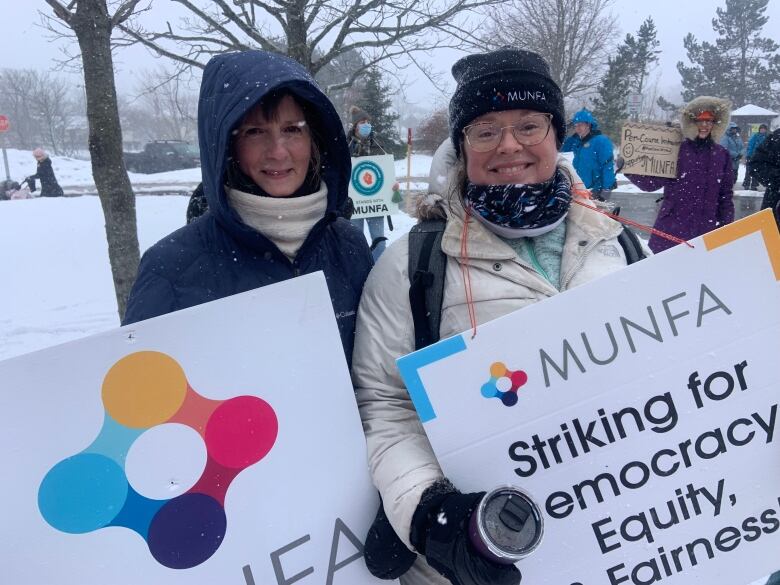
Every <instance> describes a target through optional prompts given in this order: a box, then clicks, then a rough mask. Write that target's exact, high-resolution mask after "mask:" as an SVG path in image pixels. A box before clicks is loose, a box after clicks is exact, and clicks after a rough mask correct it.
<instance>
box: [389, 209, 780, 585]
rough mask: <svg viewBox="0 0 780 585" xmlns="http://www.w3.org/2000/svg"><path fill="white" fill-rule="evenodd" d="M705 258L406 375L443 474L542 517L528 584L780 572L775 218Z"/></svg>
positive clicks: (743, 578) (682, 262) (474, 343)
mask: <svg viewBox="0 0 780 585" xmlns="http://www.w3.org/2000/svg"><path fill="white" fill-rule="evenodd" d="M692 244H693V246H694V248H692V249H691V248H689V247H687V246H684V245H680V246H676V247H674V248H672V249H670V250H668V251H666V252H663V253H662V254H659V255H657V256H654V257H651V258H648V259H647V260H643V261H642V262H639V263H637V264H633V265H631V266H629V267H627V268H626V269H624V270H622V271H619V272H616V273H613V274H611V275H609V276H605V277H603V278H601V279H599V280H597V281H594V282H591V283H589V284H586V285H583V286H581V287H578V288H576V289H573V290H571V291H568V292H566V293H565V294H562V295H559V296H557V297H553V298H551V299H548V300H545V301H544V302H541V303H538V304H536V305H533V306H530V307H527V308H524V309H522V310H520V311H517V312H515V313H512V314H510V315H507V316H505V317H502V318H500V319H497V320H495V321H492V322H490V323H487V324H485V325H482V326H480V327H479V328H478V330H477V334H476V337H474V338H473V339H472V336H471V333H470V332H469V333H464V334H462V335H456V336H454V337H451V338H448V339H445V340H442V341H440V342H439V343H437V344H435V345H432V346H430V347H428V348H426V349H423V350H420V351H418V352H415V353H412V354H410V355H408V356H405V357H403V358H401V359H399V361H398V364H399V368H400V371H401V373H402V375H403V377H404V381H405V383H406V384H407V388H408V389H409V394H410V396H411V397H412V399H413V401H414V404H415V407H416V409H417V411H418V413H419V416H420V418H421V420H422V422H423V425H424V428H425V431H426V433H427V434H428V437H429V439H430V441H431V444H432V446H433V449H434V451H435V452H436V454H437V456H438V458H439V460H440V462H441V465H442V468H443V469H444V472H445V474H446V475H448V476H449V477H450V478H451V479H452V480H453V481H454V482H455V484H456V485H457V486H458V487H459V488H460V489H462V490H464V491H477V490H490V489H492V488H494V487H496V486H498V485H502V484H512V485H516V486H518V487H520V488H522V489H525V490H526V491H527V492H529V493H530V495H531V496H532V498H533V499H534V500H535V501H536V503H537V504H538V506H539V507H540V509H541V510H542V513H543V519H544V526H545V528H544V537H543V540H542V542H541V544H540V545H539V548H538V549H536V551H534V552H533V553H531V554H530V555H529V556H528V557H526V558H524V559H523V560H521V561H520V562H519V563H518V567H519V568H520V570H521V571H522V572H523V575H524V579H523V580H524V581H525V582H527V583H533V584H534V585H541V584H549V585H648V584H651V583H658V584H663V585H683V584H685V585H691V584H695V583H702V584H712V583H729V584H734V585H736V584H743V583H749V582H751V581H752V580H755V579H757V578H759V577H761V576H763V575H766V574H768V573H770V572H772V571H773V570H774V569H776V568H778V566H779V565H780V561H778V555H777V551H778V550H780V445H779V443H780V428H778V427H779V426H780V421H779V420H778V419H779V417H778V401H780V369H778V349H779V348H780V235H778V232H777V227H776V225H775V223H774V219H773V218H772V214H771V212H769V211H765V212H761V213H758V214H755V215H753V216H750V217H748V218H747V219H744V220H742V221H739V222H736V223H733V224H731V225H728V226H725V227H723V228H720V229H718V230H716V231H714V232H711V233H709V234H706V235H705V236H702V237H700V238H697V239H695V240H693V241H692ZM606 252H607V251H605V253H606ZM596 253H597V252H596ZM477 310H479V307H477Z"/></svg>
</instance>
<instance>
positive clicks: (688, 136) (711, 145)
mask: <svg viewBox="0 0 780 585" xmlns="http://www.w3.org/2000/svg"><path fill="white" fill-rule="evenodd" d="M730 112H731V105H730V103H729V102H728V101H727V100H723V99H720V98H716V97H709V96H700V97H697V98H695V99H693V100H692V101H691V102H690V103H689V104H687V105H686V106H684V107H683V109H682V112H681V116H680V124H681V129H682V133H683V137H684V138H685V139H684V140H683V143H682V144H681V145H680V153H679V154H678V156H677V177H675V178H664V177H650V176H644V175H634V174H626V175H625V177H626V179H628V180H629V181H631V182H632V183H633V184H634V185H636V186H637V187H639V188H640V189H642V191H656V190H658V189H661V188H663V190H664V195H663V203H662V204H661V208H660V209H659V210H658V216H657V217H656V220H655V225H654V227H655V228H656V229H657V230H661V231H663V232H666V233H667V234H671V235H673V236H676V237H678V238H680V239H683V240H690V239H692V238H695V237H698V236H700V235H702V234H705V233H707V232H709V231H712V230H714V229H715V228H717V227H719V226H722V225H725V224H728V223H731V222H732V221H734V200H733V190H732V189H733V185H734V181H735V179H734V170H733V168H732V164H731V157H730V156H729V153H728V151H727V150H726V149H725V148H723V147H722V146H721V145H719V144H718V140H719V139H720V138H721V136H723V133H724V132H725V131H726V127H727V126H728V122H729V116H730ZM649 245H650V249H651V250H652V251H653V252H654V253H656V254H657V253H658V252H662V251H664V250H666V249H667V248H670V247H672V246H674V245H675V243H674V242H673V241H670V240H668V239H665V238H662V237H659V236H658V235H657V234H653V235H652V236H650V242H649Z"/></svg>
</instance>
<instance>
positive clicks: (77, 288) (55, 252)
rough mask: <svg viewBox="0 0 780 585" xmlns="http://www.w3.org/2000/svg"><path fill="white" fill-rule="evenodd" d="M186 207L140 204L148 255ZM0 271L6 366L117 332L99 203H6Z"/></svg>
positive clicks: (158, 177)
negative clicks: (20, 358) (83, 339)
mask: <svg viewBox="0 0 780 585" xmlns="http://www.w3.org/2000/svg"><path fill="white" fill-rule="evenodd" d="M8 162H9V167H10V171H11V172H10V174H11V177H12V178H13V179H15V180H18V181H21V180H22V179H24V177H26V176H27V175H30V174H32V173H34V172H35V161H34V160H33V158H32V156H31V155H30V153H28V152H26V151H18V150H12V149H9V150H8ZM52 163H53V166H54V171H55V174H56V176H57V179H58V180H59V182H60V183H61V184H62V185H81V186H90V185H92V184H93V181H92V171H91V168H90V164H89V162H88V161H82V160H76V159H69V158H64V157H63V158H60V157H52ZM430 164H431V157H430V156H423V155H416V156H413V157H412V176H427V175H428V169H429V168H430ZM396 175H397V176H406V161H405V160H404V161H398V162H397V164H396ZM130 179H131V181H132V182H133V184H134V185H135V184H137V183H143V184H145V185H146V184H158V185H160V186H161V187H164V186H165V185H167V184H176V185H180V184H183V183H187V184H191V185H192V186H193V187H194V185H196V184H197V183H198V182H199V181H200V169H185V170H180V171H171V172H167V173H157V174H154V175H141V174H137V173H130ZM411 186H412V188H413V189H414V188H424V185H416V184H415V183H412V185H411ZM402 187H403V188H406V184H404V185H402ZM187 202H188V197H186V196H182V195H169V196H165V197H147V196H139V197H137V199H136V205H137V214H138V238H139V243H140V246H141V250H142V251H143V250H146V249H147V248H148V247H149V246H151V245H152V244H154V243H155V242H156V241H157V240H159V239H160V238H162V237H163V236H165V235H166V234H168V233H170V232H172V231H173V230H176V229H178V228H180V227H181V226H182V225H184V218H185V210H186V208H187ZM413 223H414V222H413V220H412V219H411V218H410V217H408V216H406V215H397V216H394V225H395V229H394V231H393V232H388V233H387V234H386V235H387V236H389V239H390V240H391V241H393V240H395V239H396V238H398V237H399V236H400V235H401V234H403V233H406V232H407V231H408V230H409V229H410V228H411V226H412V225H413ZM0 270H2V274H3V278H2V283H3V284H2V286H0V360H1V359H5V358H10V357H13V356H16V355H20V354H23V353H27V352H30V351H35V350H38V349H42V348H44V347H48V346H50V345H55V344H57V343H63V342H66V341H70V340H73V339H78V338H80V337H85V336H87V335H91V334H93V333H99V332H101V331H105V330H107V329H110V328H112V327H116V326H118V325H119V318H118V316H117V310H116V300H115V297H114V289H113V283H112V280H111V269H110V267H109V262H108V247H107V245H106V238H105V231H104V220H103V212H102V210H101V207H100V201H99V200H98V198H97V197H91V196H85V197H63V198H54V199H44V198H40V199H27V200H18V201H0Z"/></svg>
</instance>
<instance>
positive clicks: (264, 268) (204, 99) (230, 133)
mask: <svg viewBox="0 0 780 585" xmlns="http://www.w3.org/2000/svg"><path fill="white" fill-rule="evenodd" d="M198 139H199V142H200V151H201V170H202V175H203V191H204V193H205V196H206V199H207V200H208V211H207V212H206V213H205V214H204V215H203V216H201V217H200V218H198V219H196V220H195V221H193V222H192V223H190V224H188V225H186V226H184V227H183V228H181V229H179V230H177V231H175V232H173V233H172V234H170V235H168V236H166V237H164V238H163V239H162V240H160V241H159V242H158V243H157V244H155V245H154V246H152V247H151V248H150V249H149V250H147V252H146V253H145V254H144V255H143V258H142V259H141V263H140V266H139V269H138V277H137V279H136V281H135V284H134V286H133V289H132V291H131V293H130V297H129V299H128V303H127V311H126V313H125V316H124V319H123V323H124V324H128V323H133V322H136V321H141V320H143V319H149V318H150V317H155V316H157V315H162V314H164V313H169V312H171V311H176V310H179V309H183V308H185V307H191V306H193V305H198V304H200V303H205V302H208V301H212V300H214V299H219V298H222V297H226V296H228V295H232V294H235V293H240V292H244V291H247V290H250V289H254V288H257V287H261V286H265V285H268V284H272V283H276V282H280V281H283V280H287V279H289V278H293V277H295V276H298V275H301V274H308V273H311V272H315V271H319V270H322V271H323V272H324V274H325V278H326V281H327V284H328V288H329V290H330V295H331V300H332V303H333V310H334V312H335V314H336V320H337V323H338V326H339V331H340V333H341V340H342V342H343V346H344V352H345V354H346V356H347V360H348V361H351V356H352V346H353V338H354V331H355V314H356V311H357V307H358V301H359V300H360V295H361V293H362V290H363V283H364V281H365V279H366V277H367V276H368V272H369V270H370V269H371V266H372V259H371V254H370V252H369V250H368V245H367V243H366V241H365V238H364V237H363V234H362V233H361V232H360V231H359V230H358V229H357V228H355V227H354V226H353V225H352V224H351V223H350V222H349V221H348V220H347V219H345V218H344V217H342V216H341V214H340V209H342V206H343V205H344V203H345V201H346V198H347V186H348V183H349V178H350V171H351V162H350V155H349V149H348V147H347V140H346V137H345V136H344V130H343V129H342V126H341V121H340V119H339V116H338V114H337V113H336V110H335V108H334V107H333V105H332V104H331V102H330V101H329V100H328V98H327V97H326V96H325V94H324V93H322V91H321V90H320V89H319V88H318V87H317V85H316V83H315V82H314V79H313V78H312V77H311V75H310V74H309V73H308V72H307V71H306V70H305V69H304V68H303V67H302V66H301V65H300V64H298V63H297V62H295V61H293V60H292V59H289V58H287V57H285V56H282V55H279V54H274V53H268V52H265V51H245V52H240V53H226V54H222V55H217V56H215V57H213V58H212V59H211V60H210V61H209V62H208V64H207V65H206V68H205V70H204V72H203V80H202V82H201V88H200V98H199V103H198Z"/></svg>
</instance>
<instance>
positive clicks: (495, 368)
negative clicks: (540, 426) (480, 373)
mask: <svg viewBox="0 0 780 585" xmlns="http://www.w3.org/2000/svg"><path fill="white" fill-rule="evenodd" d="M526 382H528V374H526V373H525V372H524V371H523V370H516V371H514V372H513V371H512V370H509V369H507V367H506V366H505V365H504V364H503V363H501V362H495V363H493V364H491V366H490V379H489V380H488V381H487V382H485V383H484V384H482V388H481V389H480V390H481V392H482V396H484V397H485V398H498V399H499V400H501V403H502V404H503V405H504V406H514V405H515V404H517V391H518V389H519V388H520V387H521V386H523V385H524V384H525V383H526ZM499 384H502V385H504V386H505V387H506V386H508V388H507V389H506V391H502V390H501V389H499Z"/></svg>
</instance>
